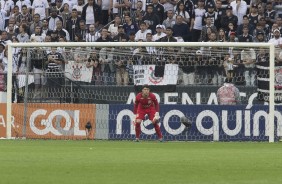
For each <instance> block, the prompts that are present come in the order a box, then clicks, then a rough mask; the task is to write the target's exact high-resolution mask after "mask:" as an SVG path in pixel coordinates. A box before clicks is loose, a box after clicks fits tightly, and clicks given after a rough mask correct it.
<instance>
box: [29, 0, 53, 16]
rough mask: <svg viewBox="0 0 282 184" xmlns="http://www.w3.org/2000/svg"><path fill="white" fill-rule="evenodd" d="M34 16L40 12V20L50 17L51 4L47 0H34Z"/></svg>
mask: <svg viewBox="0 0 282 184" xmlns="http://www.w3.org/2000/svg"><path fill="white" fill-rule="evenodd" d="M31 8H32V16H34V14H36V13H38V14H39V15H40V20H43V19H44V18H46V17H48V8H49V4H48V2H47V0H34V1H33V3H32V7H31Z"/></svg>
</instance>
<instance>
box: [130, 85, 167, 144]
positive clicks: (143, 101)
mask: <svg viewBox="0 0 282 184" xmlns="http://www.w3.org/2000/svg"><path fill="white" fill-rule="evenodd" d="M159 110H160V106H159V103H158V100H157V98H156V96H155V95H154V94H153V93H151V92H150V88H149V87H148V86H147V85H145V86H143V87H142V92H141V93H138V94H137V96H136V98H135V103H134V115H135V117H134V123H135V134H136V142H139V138H140V134H141V122H142V120H144V119H145V115H148V116H149V119H150V120H151V122H152V123H153V125H154V128H155V130H156V133H157V135H158V138H159V141H161V142H162V141H163V137H162V133H161V129H160V126H159V125H158V122H159V120H160V115H159Z"/></svg>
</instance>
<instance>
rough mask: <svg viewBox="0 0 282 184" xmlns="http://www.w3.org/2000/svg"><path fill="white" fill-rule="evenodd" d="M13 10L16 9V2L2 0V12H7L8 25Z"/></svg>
mask: <svg viewBox="0 0 282 184" xmlns="http://www.w3.org/2000/svg"><path fill="white" fill-rule="evenodd" d="M13 8H14V2H13V1H12V0H1V10H4V11H6V14H5V18H4V19H5V21H6V24H7V23H8V20H9V18H10V16H11V15H12V13H13ZM6 26H7V25H6Z"/></svg>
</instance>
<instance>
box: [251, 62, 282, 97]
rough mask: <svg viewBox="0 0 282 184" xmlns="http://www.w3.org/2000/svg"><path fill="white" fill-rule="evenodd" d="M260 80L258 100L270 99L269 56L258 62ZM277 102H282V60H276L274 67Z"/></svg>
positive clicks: (258, 78) (258, 79)
mask: <svg viewBox="0 0 282 184" xmlns="http://www.w3.org/2000/svg"><path fill="white" fill-rule="evenodd" d="M256 67H257V81H258V89H257V90H258V96H257V98H258V100H260V101H265V102H268V101H269V58H267V59H265V60H259V62H257V63H256ZM274 72H275V76H274V79H275V81H274V87H275V95H274V96H275V102H276V103H281V102H282V62H275V68H274Z"/></svg>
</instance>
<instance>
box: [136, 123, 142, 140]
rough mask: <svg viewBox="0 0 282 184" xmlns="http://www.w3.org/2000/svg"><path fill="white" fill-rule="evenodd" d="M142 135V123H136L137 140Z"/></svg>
mask: <svg viewBox="0 0 282 184" xmlns="http://www.w3.org/2000/svg"><path fill="white" fill-rule="evenodd" d="M140 134H141V123H136V124H135V135H136V139H139V138H140Z"/></svg>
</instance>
